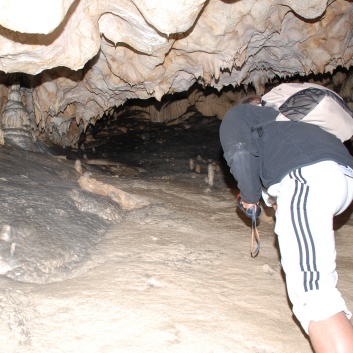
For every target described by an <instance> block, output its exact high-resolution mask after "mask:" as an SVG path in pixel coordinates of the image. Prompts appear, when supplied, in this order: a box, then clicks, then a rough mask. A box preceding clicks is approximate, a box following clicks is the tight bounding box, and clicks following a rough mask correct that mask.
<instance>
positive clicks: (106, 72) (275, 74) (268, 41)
mask: <svg viewBox="0 0 353 353" xmlns="http://www.w3.org/2000/svg"><path fill="white" fill-rule="evenodd" d="M0 10H1V11H0V25H1V27H0V57H1V59H0V70H1V71H2V72H3V74H2V75H1V77H0V95H1V99H0V104H1V107H0V109H1V111H4V109H5V107H6V104H7V100H8V97H7V95H8V91H9V89H10V87H11V85H12V84H16V83H18V81H21V82H25V84H24V85H22V84H21V92H22V96H25V97H27V98H23V100H24V101H25V102H24V104H25V106H26V107H27V109H28V111H29V113H30V115H31V116H33V119H34V122H35V125H36V127H37V130H38V131H39V132H40V131H44V130H45V129H48V126H49V125H50V124H51V123H52V124H53V121H58V119H59V121H62V120H67V121H72V122H75V123H76V125H77V126H80V127H81V126H82V128H83V129H86V128H87V126H88V125H89V124H95V122H96V120H97V119H100V118H101V117H102V116H103V115H104V114H106V113H107V112H111V111H112V109H114V107H116V106H118V107H119V106H122V105H123V104H124V103H125V102H127V101H128V100H130V99H142V100H147V99H150V98H155V99H156V100H157V101H161V100H162V99H163V97H165V96H166V95H169V96H170V95H173V94H177V93H179V92H184V91H187V90H189V89H190V88H191V87H193V86H194V85H195V84H198V85H199V86H200V87H201V90H199V91H194V92H193V93H192V95H190V97H188V98H187V99H184V100H183V101H177V102H174V103H172V102H168V104H165V105H164V107H163V112H162V113H161V110H160V109H156V108H155V107H150V108H148V109H149V112H150V114H151V116H152V120H154V121H165V120H166V119H169V120H172V119H174V116H176V115H180V114H183V112H184V111H186V109H187V107H188V106H189V104H192V105H195V106H196V107H198V109H200V111H202V113H204V114H206V115H217V116H219V117H222V115H223V114H224V112H225V111H226V110H227V109H228V107H230V106H231V105H233V104H234V103H235V102H236V101H237V99H238V98H237V97H238V95H239V94H240V95H241V94H242V93H238V92H237V91H236V92H235V93H234V94H233V93H231V90H228V91H227V93H226V94H225V95H222V97H220V95H218V94H217V93H215V94H211V95H207V96H206V95H204V94H203V93H202V89H208V88H212V89H214V90H215V91H216V92H218V91H221V90H222V89H224V88H225V87H234V88H239V87H243V88H244V91H245V92H246V91H247V90H248V89H252V88H254V89H255V91H256V92H257V93H259V94H262V93H264V92H265V90H266V88H267V87H268V86H269V85H270V84H271V82H276V80H278V79H284V80H291V79H293V78H294V77H308V76H310V75H318V74H332V73H334V72H335V70H336V69H337V68H341V69H343V70H345V69H349V68H350V67H351V66H352V62H353V35H352V31H353V27H352V25H351V24H352V17H353V3H352V1H344V0H337V1H327V0H325V1H322V0H321V1H320V0H310V1H308V0H305V1H304V0H302V1H298V0H277V1H275V2H274V1H272V0H257V1H255V0H208V1H206V0H196V1H195V0H180V1H173V2H171V1H165V0H123V1H116V0H115V1H114V0H105V1H99V0H75V1H74V0H52V1H50V2H48V1H45V0H36V1H33V2H30V3H29V2H28V1H26V0H3V1H1V2H0ZM17 73H22V75H18V74H17ZM24 75H25V76H24ZM338 77H339V78H338ZM324 81H325V82H326V84H330V85H331V86H335V87H338V88H339V90H340V92H339V93H340V94H342V95H343V96H344V98H345V99H346V100H350V97H351V96H352V94H351V84H350V78H348V77H347V75H346V74H345V73H344V74H340V75H337V76H336V78H332V80H331V79H330V80H327V79H325V80H324ZM336 81H338V83H337V82H336ZM342 82H344V84H343V85H342V84H341V83H342ZM28 91H30V92H31V93H30V94H31V99H28ZM229 92H230V93H229ZM145 109H147V108H145ZM53 119H54V120H53ZM77 131H81V129H77Z"/></svg>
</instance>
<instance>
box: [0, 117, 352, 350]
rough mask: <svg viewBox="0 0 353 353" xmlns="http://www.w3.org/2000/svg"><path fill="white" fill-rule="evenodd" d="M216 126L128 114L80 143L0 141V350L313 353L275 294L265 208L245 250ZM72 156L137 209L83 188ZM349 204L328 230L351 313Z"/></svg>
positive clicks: (245, 226) (276, 270) (280, 288)
mask: <svg viewBox="0 0 353 353" xmlns="http://www.w3.org/2000/svg"><path fill="white" fill-rule="evenodd" d="M219 123H220V122H219V120H217V119H216V118H205V117H200V116H197V115H192V114H190V116H189V118H188V119H186V118H185V120H184V121H181V122H180V123H179V124H175V125H164V124H163V125H162V124H151V123H149V122H147V121H145V120H143V119H142V120H141V119H136V118H134V117H133V116H129V117H125V118H118V119H116V120H115V121H106V122H105V124H101V125H100V127H99V128H96V129H95V130H90V131H89V133H88V134H87V137H86V140H85V141H84V145H83V146H82V148H81V149H80V150H59V149H52V150H51V155H49V154H39V153H30V152H25V153H24V152H23V151H21V150H18V149H15V148H13V147H10V146H6V145H5V146H2V147H1V148H0V160H1V166H2V167H1V170H0V186H1V190H2V193H1V196H0V197H1V202H0V214H1V219H0V274H1V276H0V352H4V353H32V352H33V353H74V352H75V353H78V352H80V353H81V352H84V353H115V352H119V353H135V352H136V353H144V352H153V353H166V352H168V353H172V352H178V353H211V352H212V353H223V352H232V353H245V352H251V353H256V352H261V353H269V352H281V353H307V352H308V353H309V352H312V350H311V348H310V344H309V342H308V340H307V338H306V336H305V335H304V334H303V332H302V331H301V329H300V328H299V326H298V324H297V323H296V321H295V319H294V318H293V316H292V313H291V309H290V304H289V302H288V300H287V297H286V291H285V284H284V280H283V274H282V272H281V269H280V266H279V255H278V249H277V244H276V237H275V235H274V233H273V225H274V222H273V217H272V214H271V212H270V210H266V212H264V213H263V215H262V216H261V219H260V224H259V231H260V234H261V237H262V243H261V252H260V254H259V256H258V257H257V258H255V259H253V258H251V257H250V254H249V247H250V227H249V222H248V220H247V219H245V218H244V217H243V215H242V214H240V213H238V211H237V210H236V208H235V202H234V195H235V193H236V191H237V190H236V186H235V184H234V181H233V180H232V178H231V177H230V175H229V172H228V169H227V166H226V165H225V164H224V161H223V159H222V152H221V149H220V145H219V140H218V127H219ZM190 159H193V160H194V161H195V164H199V166H200V173H198V172H196V171H195V170H191V169H190ZM77 160H80V161H81V166H82V169H83V173H88V174H85V175H88V176H89V178H91V179H94V180H96V181H98V182H99V183H100V184H99V185H108V186H110V187H115V188H118V189H119V190H122V191H123V192H125V193H127V194H129V195H133V196H134V197H136V199H137V200H139V199H141V200H145V201H146V200H147V201H148V204H147V205H145V206H143V207H140V205H137V206H136V207H131V208H130V209H127V208H126V206H124V204H119V203H117V202H116V201H114V200H112V198H111V197H110V196H109V195H98V194H97V193H96V192H95V193H94V192H88V191H86V190H83V189H82V188H80V185H79V182H78V180H79V178H80V177H81V175H80V173H79V168H78V167H77V163H78V162H77ZM210 163H213V164H214V165H215V166H216V168H215V169H216V170H215V179H214V185H212V186H211V185H209V183H208V180H207V176H208V174H207V166H208V164H210ZM75 166H76V167H75ZM217 166H218V167H217ZM351 212H352V209H349V210H347V212H345V213H344V214H343V215H341V216H340V217H339V218H337V219H336V220H335V228H336V230H337V232H336V235H337V251H338V273H339V276H340V279H339V288H340V290H341V292H342V294H343V296H344V297H345V299H346V302H347V304H348V306H349V307H350V308H353V292H352V290H351V288H352V283H353V278H352V277H353V274H352V271H351V269H352V258H351V253H352V242H351V241H352V238H351V232H352V226H353V220H352V216H351Z"/></svg>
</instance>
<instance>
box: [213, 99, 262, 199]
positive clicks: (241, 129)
mask: <svg viewBox="0 0 353 353" xmlns="http://www.w3.org/2000/svg"><path fill="white" fill-rule="evenodd" d="M254 108H255V106H253V105H249V104H239V105H237V106H235V107H233V108H232V109H230V110H229V111H228V112H227V113H226V114H225V116H224V118H223V121H222V123H221V127H220V140H221V145H222V148H223V152H224V158H225V159H226V161H227V164H228V166H229V167H230V171H231V173H232V174H233V176H234V178H235V179H236V180H237V183H238V188H239V189H240V196H241V198H242V199H243V200H244V201H245V202H247V203H256V202H258V201H259V200H260V198H261V193H262V186H261V182H260V176H259V154H258V151H257V144H256V140H255V134H254V133H252V131H251V126H252V118H251V110H252V109H254ZM258 109H261V108H258Z"/></svg>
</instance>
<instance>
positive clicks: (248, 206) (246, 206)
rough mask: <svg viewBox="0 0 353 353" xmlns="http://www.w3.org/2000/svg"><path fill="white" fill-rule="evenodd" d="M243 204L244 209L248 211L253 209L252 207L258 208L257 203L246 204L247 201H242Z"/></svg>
mask: <svg viewBox="0 0 353 353" xmlns="http://www.w3.org/2000/svg"><path fill="white" fill-rule="evenodd" d="M241 203H242V204H243V207H244V208H245V209H246V210H248V209H249V208H251V207H254V206H257V204H256V203H247V202H245V201H243V200H241Z"/></svg>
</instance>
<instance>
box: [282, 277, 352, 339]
mask: <svg viewBox="0 0 353 353" xmlns="http://www.w3.org/2000/svg"><path fill="white" fill-rule="evenodd" d="M287 290H288V295H289V299H290V301H291V302H292V305H293V308H292V310H293V313H294V315H295V316H296V318H297V319H298V320H299V322H300V324H301V326H302V327H303V329H304V331H305V332H306V333H308V328H309V324H310V322H311V321H313V322H318V321H322V320H325V319H327V318H329V317H331V316H333V315H335V314H337V313H339V312H341V311H343V312H344V313H345V314H346V316H347V317H348V318H350V317H351V315H352V314H351V313H350V312H349V310H348V309H347V307H346V304H345V302H344V300H343V298H342V296H341V293H340V292H339V291H338V289H337V288H335V287H332V288H327V287H326V288H323V289H319V290H309V291H306V292H305V291H302V290H296V289H295V288H294V287H293V286H291V284H289V285H288V283H287Z"/></svg>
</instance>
